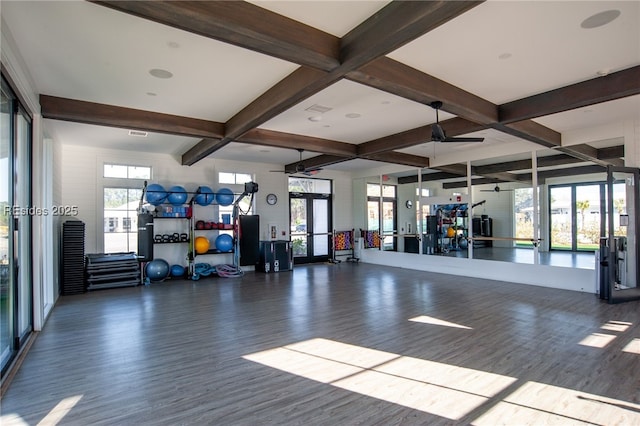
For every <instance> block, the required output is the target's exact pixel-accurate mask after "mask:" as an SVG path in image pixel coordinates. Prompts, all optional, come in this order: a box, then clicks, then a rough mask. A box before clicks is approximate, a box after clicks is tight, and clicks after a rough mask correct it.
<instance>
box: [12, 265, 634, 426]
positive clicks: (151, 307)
mask: <svg viewBox="0 0 640 426" xmlns="http://www.w3.org/2000/svg"><path fill="white" fill-rule="evenodd" d="M505 278H507V277H505ZM1 416H2V417H1V418H0V423H1V424H3V425H14V424H15V425H24V424H28V425H37V424H60V425H440V424H443V425H445V424H446V425H449V424H474V425H497V424H513V425H521V424H534V425H539V424H562V425H564V424H598V425H640V303H638V302H630V303H625V304H619V305H610V304H607V303H605V302H603V301H601V300H599V299H598V298H597V297H596V296H595V295H593V294H588V293H578V292H571V291H565V290H554V289H550V288H543V287H536V286H528V285H520V284H512V283H508V282H500V281H490V280H481V279H475V278H465V277H457V276H450V275H441V274H433V273H426V272H420V271H412V270H405V269H396V268H388V267H380V266H376V265H368V264H362V263H360V264H352V263H341V264H316V265H308V266H296V268H295V270H294V271H292V272H280V273H275V274H264V273H260V272H247V273H246V274H245V275H244V276H243V277H242V278H203V279H201V280H199V281H190V280H172V281H169V280H168V281H165V282H162V283H154V284H151V285H149V286H139V287H132V288H119V289H110V290H99V291H93V292H90V293H86V294H82V295H75V296H63V297H61V298H60V300H59V301H58V303H57V305H56V307H55V308H54V310H53V312H52V314H51V317H50V318H49V320H48V322H47V323H46V325H45V327H44V330H43V331H42V332H41V333H40V334H39V336H38V338H37V340H36V341H35V343H34V344H33V346H32V348H31V350H30V351H29V353H28V354H27V356H26V358H25V360H24V363H23V364H22V368H21V369H20V370H19V371H18V372H17V374H16V375H15V377H14V378H13V381H12V383H11V385H10V387H9V389H8V391H7V392H6V394H5V396H4V398H3V400H2V401H1Z"/></svg>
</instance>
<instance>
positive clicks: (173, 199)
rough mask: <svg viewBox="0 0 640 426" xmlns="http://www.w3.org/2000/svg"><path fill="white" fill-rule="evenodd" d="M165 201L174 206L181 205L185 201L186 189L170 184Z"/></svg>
mask: <svg viewBox="0 0 640 426" xmlns="http://www.w3.org/2000/svg"><path fill="white" fill-rule="evenodd" d="M168 193H169V195H167V201H168V202H170V203H171V204H173V205H174V206H181V205H182V204H184V203H186V202H187V190H186V189H184V188H183V187H181V186H180V185H176V186H172V187H171V188H169V191H168Z"/></svg>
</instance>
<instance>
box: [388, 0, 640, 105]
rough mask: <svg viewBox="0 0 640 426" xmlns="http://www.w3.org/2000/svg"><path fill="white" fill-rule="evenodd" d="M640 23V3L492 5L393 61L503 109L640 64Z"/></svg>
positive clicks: (408, 47)
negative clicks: (589, 21)
mask: <svg viewBox="0 0 640 426" xmlns="http://www.w3.org/2000/svg"><path fill="white" fill-rule="evenodd" d="M611 9H617V10H620V11H621V14H620V16H619V17H618V18H617V19H615V20H613V21H612V22H611V23H609V24H608V25H605V26H602V27H599V28H592V29H583V28H581V26H580V24H581V22H582V21H583V20H585V19H586V18H588V17H590V16H592V15H594V14H596V13H598V12H602V11H606V10H611ZM639 17H640V2H637V1H488V2H485V3H483V4H482V5H480V6H477V7H475V8H473V9H471V10H470V11H468V12H466V13H464V14H463V15H461V16H459V17H458V18H456V19H453V20H451V21H449V22H448V23H446V24H444V25H442V26H441V27H439V28H437V29H435V30H434V31H431V32H429V33H428V34H426V35H424V36H423V37H420V38H418V39H416V40H414V41H413V42H411V43H408V44H407V45H405V46H404V47H402V48H400V49H398V50H396V51H395V52H392V53H391V54H389V55H388V56H389V57H391V58H393V59H395V60H397V61H400V62H403V63H405V64H407V65H410V66H412V67H414V68H417V69H419V70H421V71H424V72H426V73H427V74H431V75H433V76H434V77H437V78H439V79H442V80H444V81H446V82H448V83H451V84H453V85H455V86H458V87H462V88H464V89H465V90H467V91H469V92H471V93H473V94H475V95H478V96H480V97H482V98H484V99H487V100H489V101H491V102H493V103H496V104H502V103H505V102H509V101H512V100H515V99H520V98H524V97H527V96H531V95H534V94H537V93H541V92H546V91H548V90H551V89H556V88H559V87H563V86H567V85H569V84H573V83H577V82H580V81H584V80H588V79H590V78H594V77H596V73H597V72H598V71H600V70H608V71H618V70H621V69H625V68H629V67H631V66H634V65H638V64H640V26H638V21H639ZM501 56H502V57H505V56H508V57H507V58H505V59H501Z"/></svg>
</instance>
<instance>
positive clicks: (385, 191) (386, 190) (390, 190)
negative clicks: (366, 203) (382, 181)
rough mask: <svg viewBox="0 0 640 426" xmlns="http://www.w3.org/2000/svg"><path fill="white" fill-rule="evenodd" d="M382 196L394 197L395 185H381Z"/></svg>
mask: <svg viewBox="0 0 640 426" xmlns="http://www.w3.org/2000/svg"><path fill="white" fill-rule="evenodd" d="M382 196H383V197H390V198H395V196H396V187H395V186H393V185H383V186H382Z"/></svg>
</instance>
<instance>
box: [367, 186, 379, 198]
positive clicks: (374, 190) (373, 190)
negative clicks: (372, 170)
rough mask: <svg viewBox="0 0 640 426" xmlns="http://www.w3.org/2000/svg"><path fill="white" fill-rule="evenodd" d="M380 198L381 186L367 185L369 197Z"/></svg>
mask: <svg viewBox="0 0 640 426" xmlns="http://www.w3.org/2000/svg"><path fill="white" fill-rule="evenodd" d="M379 196H380V185H376V184H374V183H368V184H367V197H379Z"/></svg>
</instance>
